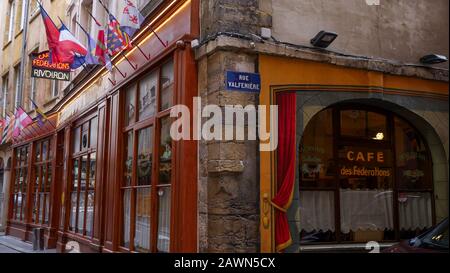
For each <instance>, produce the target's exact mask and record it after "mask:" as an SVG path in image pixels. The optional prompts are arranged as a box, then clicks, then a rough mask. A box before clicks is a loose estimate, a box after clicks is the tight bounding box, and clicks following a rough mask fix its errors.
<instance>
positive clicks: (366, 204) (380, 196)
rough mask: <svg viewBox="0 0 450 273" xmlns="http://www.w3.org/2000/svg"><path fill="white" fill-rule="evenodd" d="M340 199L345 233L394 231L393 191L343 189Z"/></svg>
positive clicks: (342, 228)
mask: <svg viewBox="0 0 450 273" xmlns="http://www.w3.org/2000/svg"><path fill="white" fill-rule="evenodd" d="M340 199H341V231H342V232H343V233H349V232H350V231H357V230H365V231H367V230H371V231H377V230H379V231H382V230H385V229H387V230H393V229H394V223H393V222H394V216H393V205H392V201H393V200H392V191H386V190H345V189H341V191H340Z"/></svg>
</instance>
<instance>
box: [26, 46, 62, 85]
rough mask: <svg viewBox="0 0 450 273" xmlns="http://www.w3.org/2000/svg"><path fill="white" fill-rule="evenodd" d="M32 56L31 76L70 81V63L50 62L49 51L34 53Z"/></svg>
mask: <svg viewBox="0 0 450 273" xmlns="http://www.w3.org/2000/svg"><path fill="white" fill-rule="evenodd" d="M31 58H32V60H31V62H32V63H31V77H33V78H43V79H51V80H58V81H70V64H68V63H50V62H49V52H48V51H44V52H41V53H34V54H32V55H31Z"/></svg>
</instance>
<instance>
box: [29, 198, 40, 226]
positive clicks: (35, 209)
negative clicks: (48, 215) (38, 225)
mask: <svg viewBox="0 0 450 273" xmlns="http://www.w3.org/2000/svg"><path fill="white" fill-rule="evenodd" d="M38 198H39V195H38V194H33V195H32V198H31V200H32V202H33V212H32V213H31V219H32V222H36V221H37V213H38Z"/></svg>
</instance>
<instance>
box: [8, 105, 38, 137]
mask: <svg viewBox="0 0 450 273" xmlns="http://www.w3.org/2000/svg"><path fill="white" fill-rule="evenodd" d="M15 117H16V120H15V122H14V130H13V135H12V136H13V137H18V136H20V133H21V132H22V130H23V129H25V127H27V126H28V125H30V124H31V123H33V119H32V118H31V117H30V116H29V115H28V114H27V113H26V112H25V111H24V110H23V108H22V107H17V108H16V114H15Z"/></svg>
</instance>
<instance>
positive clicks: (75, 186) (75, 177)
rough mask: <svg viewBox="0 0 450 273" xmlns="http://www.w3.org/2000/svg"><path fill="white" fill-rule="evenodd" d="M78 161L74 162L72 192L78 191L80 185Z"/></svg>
mask: <svg viewBox="0 0 450 273" xmlns="http://www.w3.org/2000/svg"><path fill="white" fill-rule="evenodd" d="M78 173H79V168H78V159H74V161H73V172H72V191H77V189H78V186H79V183H78Z"/></svg>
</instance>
